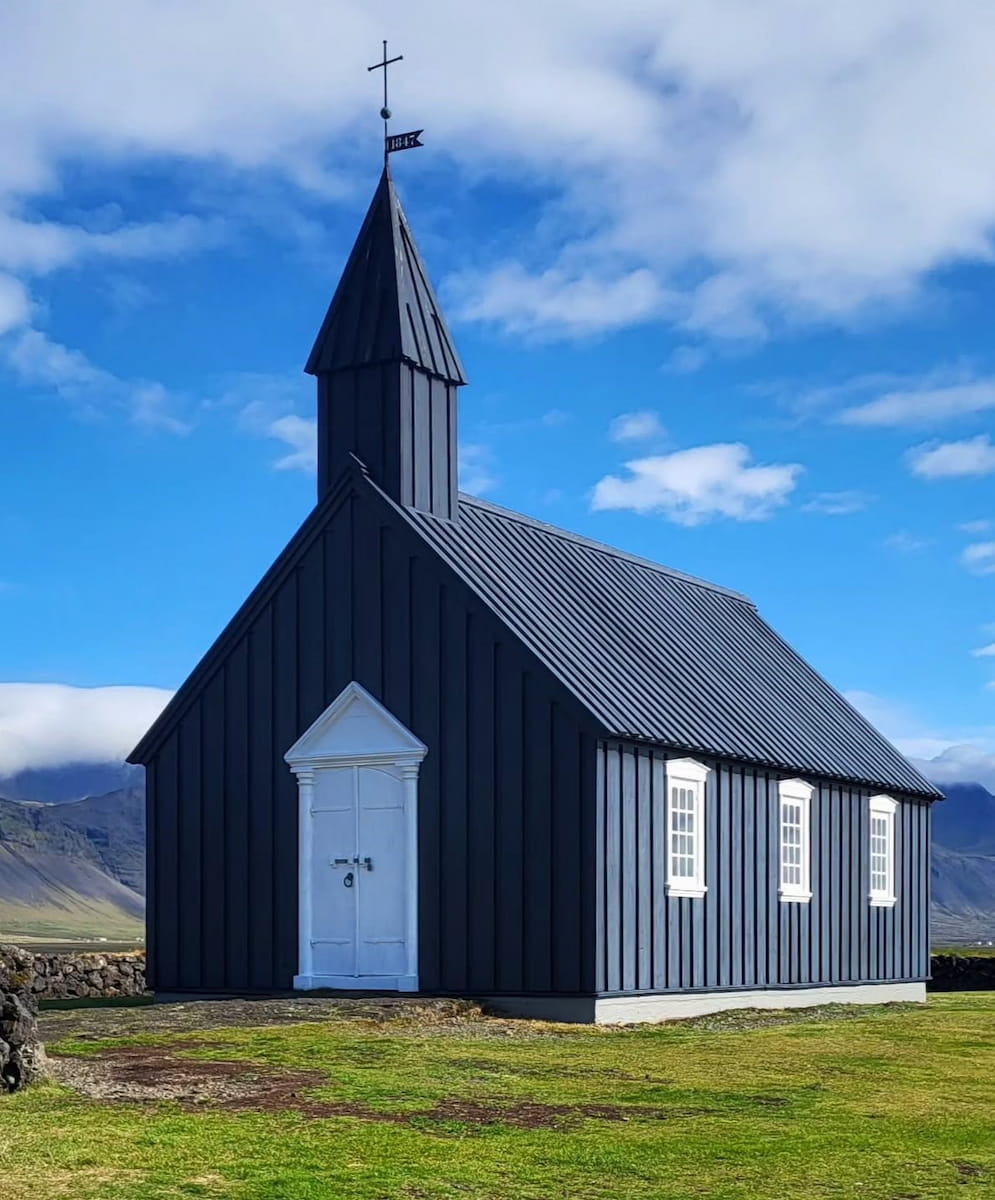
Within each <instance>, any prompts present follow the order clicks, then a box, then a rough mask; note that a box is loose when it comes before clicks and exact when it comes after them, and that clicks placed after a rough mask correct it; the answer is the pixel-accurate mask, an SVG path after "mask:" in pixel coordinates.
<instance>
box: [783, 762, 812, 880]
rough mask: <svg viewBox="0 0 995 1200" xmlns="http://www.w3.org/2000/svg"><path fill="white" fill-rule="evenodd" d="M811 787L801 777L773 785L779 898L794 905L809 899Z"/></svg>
mask: <svg viewBox="0 0 995 1200" xmlns="http://www.w3.org/2000/svg"><path fill="white" fill-rule="evenodd" d="M814 790H815V789H814V788H813V787H812V785H811V784H810V783H806V782H805V781H804V780H803V779H782V780H781V782H780V783H779V784H778V785H777V799H778V810H779V811H778V823H779V825H780V831H781V833H780V843H779V844H780V852H779V863H780V882H779V884H778V894H779V895H780V897H781V899H782V900H783V901H787V902H794V903H796V904H802V903H805V902H806V901H808V900H811V898H812V887H811V883H810V879H811V866H810V864H811V860H812V846H811V836H810V833H809V831H810V829H811V807H812V792H813V791H814Z"/></svg>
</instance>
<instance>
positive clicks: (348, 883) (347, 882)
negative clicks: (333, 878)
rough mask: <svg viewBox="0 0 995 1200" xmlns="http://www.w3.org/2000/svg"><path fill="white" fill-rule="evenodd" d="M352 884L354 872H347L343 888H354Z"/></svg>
mask: <svg viewBox="0 0 995 1200" xmlns="http://www.w3.org/2000/svg"><path fill="white" fill-rule="evenodd" d="M352 882H353V880H352V871H347V872H346V874H345V877H344V878H343V880H342V886H343V887H352Z"/></svg>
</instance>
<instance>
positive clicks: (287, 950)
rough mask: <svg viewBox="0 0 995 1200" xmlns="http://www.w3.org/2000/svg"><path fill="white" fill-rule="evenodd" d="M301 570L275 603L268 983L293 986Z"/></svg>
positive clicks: (296, 898)
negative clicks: (291, 756)
mask: <svg viewBox="0 0 995 1200" xmlns="http://www.w3.org/2000/svg"><path fill="white" fill-rule="evenodd" d="M298 584H299V573H297V572H295V573H294V574H293V575H291V576H290V577H289V578H288V579H287V581H286V582H285V584H284V585H283V587H282V588H281V589H280V590H279V591H278V592H277V593H276V596H275V598H274V607H273V633H274V638H273V709H274V711H273V740H274V745H273V757H272V759H271V761H270V778H271V780H272V782H271V785H270V786H271V788H272V793H271V794H272V805H273V844H272V853H271V864H272V865H271V870H272V873H273V949H274V956H273V957H274V961H273V977H272V982H271V983H270V985H269V986H270V987H276V988H289V987H290V986H291V984H292V982H293V977H294V975H295V973H296V968H297V905H298V889H297V803H298V800H297V782H296V780H295V779H294V776H293V774H292V773H291V771H290V768H289V767H288V766H287V764H286V762H284V759H283V756H284V755H285V754H286V753H287V751H288V750H289V749H290V747H291V746H292V745H293V744H294V742H296V741H297V739H298V737H300V735H301V733H303V732H304V727H303V726H302V725H301V721H300V713H299V711H298V706H299V703H300V687H299V676H298V671H297V662H298V654H299V651H298V641H299V632H300V630H299V627H298V622H297V613H298V604H297V589H298Z"/></svg>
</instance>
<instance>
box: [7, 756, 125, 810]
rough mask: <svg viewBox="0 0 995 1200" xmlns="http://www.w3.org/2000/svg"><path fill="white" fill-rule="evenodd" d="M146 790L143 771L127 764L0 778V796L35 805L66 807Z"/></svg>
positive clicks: (39, 769) (76, 766)
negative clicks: (75, 802) (127, 790)
mask: <svg viewBox="0 0 995 1200" xmlns="http://www.w3.org/2000/svg"><path fill="white" fill-rule="evenodd" d="M144 786H145V771H144V770H143V768H142V767H134V766H132V765H131V764H130V763H113V762H111V763H70V764H68V765H67V766H62V767H36V768H34V769H32V770H27V771H19V772H18V773H17V774H16V775H8V776H5V777H3V778H0V796H2V797H4V798H5V799H7V800H33V801H36V802H37V803H38V804H68V803H71V802H72V801H73V800H82V799H84V798H85V797H86V796H103V795H106V793H107V792H117V791H120V790H121V789H123V788H134V787H137V788H142V787H144Z"/></svg>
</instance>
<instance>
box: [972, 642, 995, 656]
mask: <svg viewBox="0 0 995 1200" xmlns="http://www.w3.org/2000/svg"><path fill="white" fill-rule="evenodd" d="M971 653H972V654H973V655H974V657H975V658H995V642H991V643H990V644H989V645H987V646H979V647H978V648H977V650H972V651H971Z"/></svg>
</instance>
